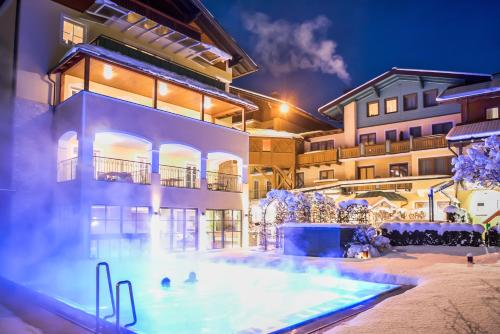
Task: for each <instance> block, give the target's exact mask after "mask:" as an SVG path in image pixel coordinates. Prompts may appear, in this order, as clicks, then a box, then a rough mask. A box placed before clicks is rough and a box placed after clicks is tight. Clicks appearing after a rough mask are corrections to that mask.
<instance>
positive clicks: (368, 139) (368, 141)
mask: <svg viewBox="0 0 500 334" xmlns="http://www.w3.org/2000/svg"><path fill="white" fill-rule="evenodd" d="M359 143H360V144H365V145H375V144H376V143H377V135H376V134H375V133H366V134H364V135H359Z"/></svg>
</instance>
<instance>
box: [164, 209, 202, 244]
mask: <svg viewBox="0 0 500 334" xmlns="http://www.w3.org/2000/svg"><path fill="white" fill-rule="evenodd" d="M160 242H161V245H162V248H163V249H165V250H168V251H185V250H196V249H197V248H198V211H197V210H196V209H173V208H161V209H160Z"/></svg>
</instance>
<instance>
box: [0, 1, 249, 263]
mask: <svg viewBox="0 0 500 334" xmlns="http://www.w3.org/2000/svg"><path fill="white" fill-rule="evenodd" d="M167 4H170V5H167ZM173 4H175V6H173ZM153 6H158V7H157V8H155V7H150V5H148V4H147V3H146V2H143V1H123V0H119V1H113V2H111V1H100V0H97V1H84V0H82V1H79V0H77V1H51V0H21V1H19V0H17V1H6V3H5V4H3V5H2V8H1V12H0V14H1V16H2V25H6V26H7V25H8V26H11V27H16V29H14V30H15V31H12V30H10V32H11V33H10V32H9V33H6V30H5V29H2V31H3V32H2V34H3V35H2V39H3V40H5V41H6V44H4V45H6V46H8V48H7V49H6V50H7V51H8V52H6V61H5V62H4V63H2V67H3V68H2V70H5V72H6V73H11V76H10V77H9V80H8V82H7V83H8V84H9V87H10V89H9V93H10V95H8V96H7V95H6V96H2V109H3V111H4V112H3V113H2V117H5V120H6V121H7V123H5V124H8V127H6V129H5V133H6V136H5V137H6V139H7V140H6V141H4V143H6V144H7V145H4V146H6V147H5V148H6V150H7V151H6V152H5V151H4V152H3V154H5V158H6V159H7V160H5V161H11V162H12V166H11V169H10V170H11V172H9V174H3V175H2V179H1V182H2V187H0V188H2V190H1V191H0V194H1V196H2V202H3V204H2V205H3V206H5V211H4V212H8V214H5V215H6V217H5V220H6V221H8V222H10V223H9V224H8V227H9V230H10V232H11V235H12V236H13V239H11V240H17V241H18V242H19V241H20V240H22V238H24V237H25V236H26V233H27V231H32V236H33V237H37V238H38V239H37V240H42V241H41V242H44V243H47V244H52V245H53V247H52V248H53V251H54V252H55V251H57V249H58V248H59V247H65V246H68V245H70V246H72V247H70V248H71V249H76V250H78V253H79V254H81V253H84V254H87V255H88V256H90V257H104V256H107V255H122V256H127V255H132V254H137V253H144V252H149V251H151V250H152V249H153V250H156V251H165V252H170V251H186V250H196V249H212V248H228V247H242V246H245V245H246V243H247V240H246V236H247V235H248V233H246V230H247V226H248V217H247V215H246V214H245V213H246V212H248V189H247V188H248V187H247V175H248V173H247V166H248V152H249V148H248V142H249V140H248V134H247V133H246V132H245V131H244V130H245V112H252V111H254V110H256V109H257V107H256V106H255V105H254V104H253V103H251V102H249V101H247V100H245V99H242V98H240V97H238V96H235V95H232V94H230V93H229V89H228V88H229V84H230V83H231V81H232V80H233V78H235V77H238V76H242V75H245V74H247V73H250V72H253V71H255V70H256V65H255V63H254V62H253V61H252V60H251V59H250V58H249V57H248V56H247V55H246V53H245V52H244V51H243V50H242V49H241V48H239V46H238V45H237V44H236V43H235V42H234V40H233V39H232V38H231V37H230V36H229V35H227V33H226V32H224V30H223V29H222V28H221V27H220V26H219V25H218V24H217V22H216V21H215V20H214V18H213V17H212V16H211V14H210V13H209V12H208V11H207V10H206V9H205V8H204V7H203V5H202V4H201V3H200V2H199V1H197V0H193V1H167V2H158V5H153ZM162 6H163V7H162ZM4 35H5V36H4ZM234 124H237V126H235V125H234ZM2 130H3V129H2ZM7 209H8V211H7ZM2 210H4V208H2ZM16 236H17V237H16Z"/></svg>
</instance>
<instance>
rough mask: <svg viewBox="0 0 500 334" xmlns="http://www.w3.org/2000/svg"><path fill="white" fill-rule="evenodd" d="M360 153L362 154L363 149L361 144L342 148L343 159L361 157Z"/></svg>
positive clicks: (341, 156)
mask: <svg viewBox="0 0 500 334" xmlns="http://www.w3.org/2000/svg"><path fill="white" fill-rule="evenodd" d="M360 155H361V150H360V147H359V146H356V147H348V148H343V149H341V150H340V158H341V159H349V158H359V157H360Z"/></svg>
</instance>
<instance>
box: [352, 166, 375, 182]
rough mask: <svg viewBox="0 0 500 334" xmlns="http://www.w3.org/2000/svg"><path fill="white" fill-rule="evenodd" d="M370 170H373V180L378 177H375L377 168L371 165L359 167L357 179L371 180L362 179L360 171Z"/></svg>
mask: <svg viewBox="0 0 500 334" xmlns="http://www.w3.org/2000/svg"><path fill="white" fill-rule="evenodd" d="M369 169H372V170H373V178H375V177H376V176H375V166H374V165H370V166H358V167H357V169H356V176H357V177H356V179H357V180H370V179H369V178H364V179H362V178H361V177H360V174H361V173H360V171H361V170H369ZM365 174H367V173H365Z"/></svg>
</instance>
